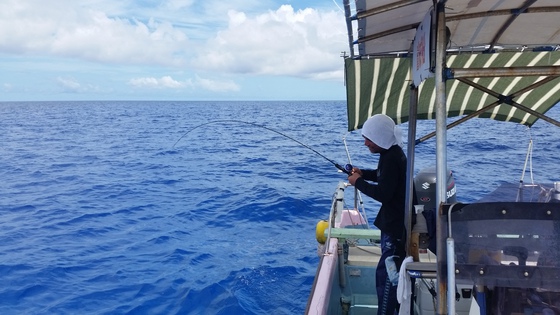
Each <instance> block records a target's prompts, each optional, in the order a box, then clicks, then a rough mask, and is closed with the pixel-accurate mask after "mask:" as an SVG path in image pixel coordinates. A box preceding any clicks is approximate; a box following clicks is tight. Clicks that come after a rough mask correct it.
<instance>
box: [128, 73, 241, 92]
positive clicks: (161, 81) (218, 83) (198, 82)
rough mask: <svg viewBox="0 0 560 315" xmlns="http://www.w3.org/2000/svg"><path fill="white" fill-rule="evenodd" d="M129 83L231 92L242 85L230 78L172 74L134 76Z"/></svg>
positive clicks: (137, 85) (138, 85) (133, 84)
mask: <svg viewBox="0 0 560 315" xmlns="http://www.w3.org/2000/svg"><path fill="white" fill-rule="evenodd" d="M129 84H130V85H131V86H133V87H136V88H150V89H187V88H190V89H198V88H200V89H204V90H207V91H212V92H231V91H234V92H235V91H239V89H240V87H239V85H237V84H236V83H235V82H233V81H229V80H212V79H205V78H201V77H199V76H196V77H195V79H194V80H190V79H189V80H185V81H178V80H175V79H173V78H172V77H171V76H163V77H161V78H154V77H142V78H134V79H131V80H130V81H129Z"/></svg>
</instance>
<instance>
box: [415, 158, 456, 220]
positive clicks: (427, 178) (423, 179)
mask: <svg viewBox="0 0 560 315" xmlns="http://www.w3.org/2000/svg"><path fill="white" fill-rule="evenodd" d="M436 177H437V175H436V168H435V167H428V168H425V169H423V170H421V171H420V172H419V173H418V175H416V177H415V178H414V188H415V189H416V197H417V198H418V204H419V205H423V206H424V210H436ZM446 187H447V189H446V194H447V203H455V202H457V191H456V188H455V179H454V178H453V172H451V171H448V172H447V185H446Z"/></svg>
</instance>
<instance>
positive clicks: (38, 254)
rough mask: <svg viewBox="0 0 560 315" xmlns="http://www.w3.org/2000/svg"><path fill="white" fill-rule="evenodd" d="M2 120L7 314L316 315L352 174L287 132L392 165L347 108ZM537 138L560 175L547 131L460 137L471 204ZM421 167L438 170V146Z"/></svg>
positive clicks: (340, 154)
mask: <svg viewBox="0 0 560 315" xmlns="http://www.w3.org/2000/svg"><path fill="white" fill-rule="evenodd" d="M558 113H559V112H558V111H557V110H556V112H553V114H556V115H555V116H556V117H555V118H556V119H558V116H560V115H558ZM0 115H1V117H2V118H3V119H2V120H3V122H2V124H0V134H1V136H0V137H1V139H2V145H1V146H0V174H1V178H2V181H0V211H1V216H0V239H1V240H2V242H0V281H1V283H2V286H1V287H0V313H2V314H302V313H303V312H304V310H305V306H306V303H307V297H308V294H309V291H310V289H311V286H312V283H313V277H314V275H315V270H316V267H317V263H318V261H319V258H318V257H317V253H316V241H315V224H316V223H317V221H318V220H320V219H325V218H326V217H327V216H328V211H329V207H330V202H331V196H332V193H333V192H334V188H335V187H336V184H337V183H338V182H339V181H343V180H345V176H343V175H342V174H341V173H338V172H337V170H336V169H335V168H334V167H333V166H332V165H331V164H330V162H328V161H327V160H326V159H325V158H323V157H321V156H319V155H318V154H316V153H314V152H312V151H311V150H309V149H308V148H305V147H304V146H302V145H300V144H298V143H296V142H295V141H293V140H292V139H289V138H288V137H290V138H293V139H296V140H297V141H300V142H302V143H304V144H306V145H307V146H309V147H311V148H313V149H314V150H316V151H318V152H319V153H320V154H323V155H324V156H325V157H327V158H328V159H331V160H334V161H336V162H339V163H341V164H344V163H346V161H347V158H346V152H345V150H344V146H343V142H342V138H343V137H345V136H347V142H348V145H349V151H350V153H351V154H352V160H353V163H354V164H355V165H357V166H361V167H373V168H374V167H375V166H376V163H377V162H376V161H377V158H376V157H375V156H372V155H371V154H369V153H368V152H367V149H366V148H365V147H364V146H363V141H362V139H361V136H360V134H359V133H356V132H354V133H352V134H349V135H347V133H346V120H345V117H346V108H345V103H344V102H343V101H338V102H333V101H328V102H322V101H316V102H311V101H306V102H296V101H294V102H171V101H170V102H148V101H144V102H132V101H131V102H108V101H98V102H12V103H8V102H4V103H0ZM553 116H554V115H553ZM240 120H241V121H246V122H249V123H250V124H246V123H242V122H239V121H240ZM254 124H258V125H262V126H266V127H267V128H270V129H273V130H275V131H278V132H279V133H277V132H274V131H271V130H267V129H266V128H260V127H258V126H255V125H254ZM402 127H403V129H404V134H405V135H406V128H407V126H406V124H405V125H403V126H402ZM418 130H419V135H424V134H427V133H429V132H431V131H432V130H433V122H421V123H420V124H419V126H418ZM282 134H284V135H286V136H287V137H286V136H283V135H282ZM530 138H532V139H533V140H534V152H533V160H532V166H533V173H532V174H531V176H532V177H534V179H535V181H540V182H552V181H559V180H560V172H559V168H560V166H559V165H560V164H559V163H558V152H560V150H559V149H560V133H559V132H558V131H557V128H556V129H555V127H553V126H552V125H550V124H548V123H546V122H538V123H537V124H536V125H535V126H534V127H533V128H531V131H530V132H529V131H528V129H527V128H525V127H523V126H519V125H516V124H512V123H503V122H493V121H488V120H482V119H479V120H473V121H469V122H467V123H466V124H465V125H464V126H460V127H456V128H454V129H451V130H450V131H449V133H448V140H449V141H450V142H451V144H450V145H449V147H448V149H449V153H448V159H449V167H450V169H452V170H453V172H454V176H455V178H456V181H457V191H458V198H459V199H460V200H461V201H465V202H472V201H475V200H476V199H478V198H481V197H482V196H484V194H485V193H487V192H489V191H491V190H493V189H494V188H496V187H497V186H498V185H499V184H500V183H504V182H518V181H519V179H520V177H521V175H522V170H523V165H524V161H525V155H526V152H527V145H528V141H529V139H530ZM177 141H178V142H177ZM416 158H417V161H418V162H417V169H416V171H418V170H419V169H421V168H424V167H429V166H433V165H434V163H435V141H434V140H433V139H432V140H428V141H427V142H426V143H424V144H420V145H419V146H418V148H417V153H416ZM529 176H530V175H529V174H528V175H525V180H526V181H528V180H529ZM365 203H366V207H367V208H368V209H369V210H368V211H369V217H370V220H371V218H373V217H374V216H375V213H376V211H377V208H378V206H379V205H378V204H377V203H375V202H373V201H371V200H368V199H366V200H365Z"/></svg>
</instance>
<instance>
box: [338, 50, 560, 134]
mask: <svg viewBox="0 0 560 315" xmlns="http://www.w3.org/2000/svg"><path fill="white" fill-rule="evenodd" d="M411 63H412V60H411V58H387V57H380V58H373V59H361V60H357V59H352V58H347V59H346V60H345V72H346V91H347V106H348V130H349V131H352V130H356V129H359V128H361V126H362V124H363V123H364V122H365V121H366V120H367V118H369V117H370V116H372V115H374V114H380V113H383V114H387V115H389V116H390V117H392V118H393V119H394V120H395V122H396V123H397V124H400V123H404V122H406V121H408V120H409V102H410V101H409V99H410V86H411V81H412V74H411V70H410V68H411ZM550 65H556V66H558V65H560V51H543V52H523V53H522V52H501V53H492V54H491V53H488V54H470V53H464V54H458V55H449V56H448V57H447V67H449V68H460V69H465V68H504V67H531V66H550ZM544 78H545V77H542V76H523V77H521V76H520V77H496V78H488V77H483V78H473V79H471V81H472V82H475V83H476V84H478V85H481V86H484V87H486V88H488V89H490V90H492V91H494V92H496V93H499V94H501V95H504V96H506V97H507V96H510V95H513V94H515V95H514V96H515V97H514V98H513V101H515V102H516V103H518V104H521V105H523V106H525V107H528V108H530V109H532V110H534V111H536V112H539V113H546V112H547V111H548V110H549V109H550V108H551V107H552V106H554V105H555V104H557V103H558V102H559V101H560V78H559V77H556V78H554V79H553V80H551V81H549V82H547V83H545V84H543V85H541V86H539V87H537V88H535V89H532V90H529V91H526V92H524V93H516V92H518V91H520V90H522V89H524V88H526V87H527V86H530V85H531V84H534V83H536V82H538V81H541V80H543V79H544ZM517 94H519V95H517ZM447 95H448V96H447V116H448V117H455V116H463V115H468V114H471V113H474V112H476V111H478V110H480V109H482V108H483V107H485V106H488V105H490V104H493V103H496V102H497V101H498V99H497V98H496V97H494V96H491V95H489V94H487V93H485V92H483V91H481V90H479V89H476V88H474V87H472V86H471V85H468V84H465V83H462V82H461V81H459V80H448V81H447ZM435 103H436V101H435V90H434V79H433V78H430V79H427V80H425V81H424V82H423V83H422V84H421V85H420V86H419V93H418V108H417V114H418V117H417V118H418V119H435ZM496 104H499V105H497V106H495V107H492V108H490V109H489V110H488V111H486V112H484V113H481V114H479V115H478V117H481V118H491V119H495V120H501V121H511V122H516V123H520V124H524V125H527V126H532V125H533V124H534V123H535V121H536V120H537V119H538V118H537V117H535V116H533V115H531V114H529V113H527V112H526V111H523V110H520V109H518V108H516V107H513V106H511V105H508V104H505V103H503V102H499V103H496Z"/></svg>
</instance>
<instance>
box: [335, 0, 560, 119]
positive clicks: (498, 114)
mask: <svg viewBox="0 0 560 315" xmlns="http://www.w3.org/2000/svg"><path fill="white" fill-rule="evenodd" d="M344 1H345V8H346V12H347V26H348V31H349V33H348V35H349V42H350V50H351V53H350V58H347V59H346V61H345V68H346V82H347V101H348V130H355V129H358V128H360V127H361V125H362V124H363V122H364V121H365V120H366V119H367V118H368V117H370V116H371V115H373V114H377V113H385V114H387V115H389V116H391V117H392V118H393V119H394V120H395V121H396V122H397V123H403V122H406V121H408V119H409V117H408V115H409V94H410V93H409V89H410V85H411V82H412V74H411V64H412V59H411V58H412V55H413V54H412V52H413V45H412V44H413V41H414V37H415V34H416V29H417V28H418V26H419V25H421V22H422V21H423V20H424V19H425V18H426V17H429V16H427V15H426V13H427V12H429V11H430V10H431V9H432V8H433V5H434V1H432V0H375V1H374V0H356V2H355V6H354V8H352V7H351V5H350V2H351V1H350V0H344ZM445 11H446V19H445V25H446V27H447V31H448V34H447V35H448V36H449V38H448V44H447V46H446V48H447V51H448V56H447V64H446V65H445V66H446V67H447V68H449V70H450V71H451V70H453V69H458V70H459V71H460V70H463V69H477V68H480V69H491V68H495V69H496V77H488V76H479V77H469V78H464V77H462V78H451V77H452V75H450V76H449V77H450V78H449V79H448V80H447V81H446V84H447V116H448V117H454V116H463V115H469V114H471V115H476V116H477V117H482V118H491V119H496V120H502V121H511V122H516V123H521V124H524V125H527V126H531V125H533V124H534V123H535V121H536V120H537V119H539V117H540V118H547V117H543V116H542V115H541V114H544V113H546V112H547V111H548V110H549V109H550V108H551V107H552V106H554V105H555V104H557V103H558V102H559V101H560V79H559V78H558V76H559V75H560V67H559V66H560V62H559V60H560V18H558V15H559V13H560V2H559V1H558V0H507V1H505V0H447V1H445ZM434 18H435V17H434ZM428 38H429V37H428ZM431 41H434V38H433V36H432V39H431ZM546 66H555V68H554V69H552V71H551V72H550V73H548V74H546V75H544V74H542V73H538V75H530V74H527V73H524V74H523V75H520V76H510V75H511V74H507V73H504V72H503V71H504V70H506V71H507V70H508V69H512V68H516V67H529V69H530V68H531V67H533V69H536V68H537V67H546ZM499 71H502V72H501V73H499ZM515 75H517V72H516V74H515ZM538 82H540V83H538ZM435 103H436V102H435V91H434V79H433V78H431V79H428V80H426V81H424V82H423V83H422V84H420V86H419V100H418V117H417V118H418V119H434V118H435ZM523 109H527V110H523ZM549 121H550V120H549ZM553 123H555V124H560V123H558V122H553Z"/></svg>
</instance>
